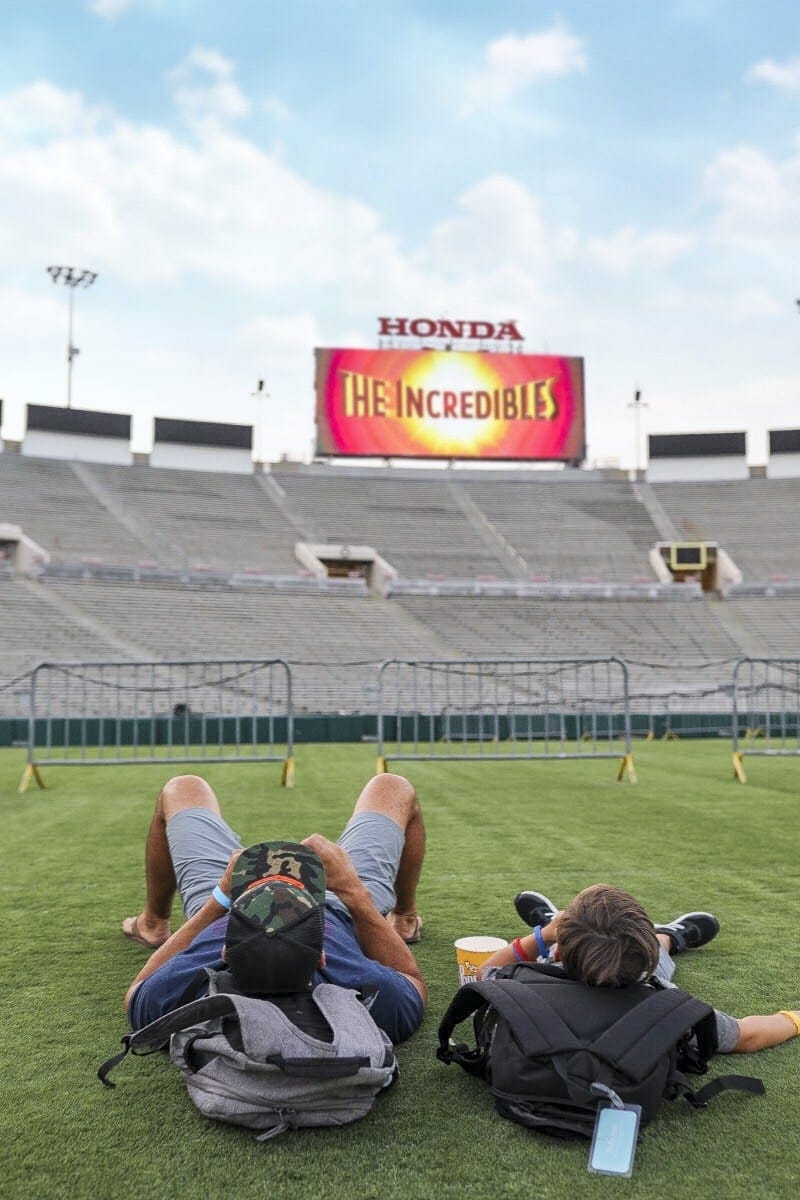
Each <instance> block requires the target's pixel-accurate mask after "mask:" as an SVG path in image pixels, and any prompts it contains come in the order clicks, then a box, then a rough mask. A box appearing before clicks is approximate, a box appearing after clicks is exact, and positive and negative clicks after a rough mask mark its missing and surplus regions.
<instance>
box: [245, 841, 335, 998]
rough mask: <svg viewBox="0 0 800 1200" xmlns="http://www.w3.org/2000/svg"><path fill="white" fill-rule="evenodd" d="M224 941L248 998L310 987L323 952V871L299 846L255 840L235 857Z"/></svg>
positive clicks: (314, 856) (302, 847)
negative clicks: (228, 915)
mask: <svg viewBox="0 0 800 1200" xmlns="http://www.w3.org/2000/svg"><path fill="white" fill-rule="evenodd" d="M231 900H232V901H233V903H232V905H231V912H230V917H229V919H228V931H227V935H226V939H225V943H226V950H227V958H228V966H229V968H230V971H231V974H232V975H233V977H234V980H235V982H236V984H237V985H238V986H239V987H240V988H241V989H242V991H244V992H247V993H249V994H252V995H273V994H276V993H285V992H301V991H305V990H307V989H308V988H310V987H311V986H312V981H313V975H314V971H315V970H316V968H317V966H318V965H319V960H320V955H321V953H322V939H323V930H324V904H325V870H324V868H323V865H322V862H321V860H320V858H319V857H318V855H316V854H315V853H314V851H313V850H310V849H309V848H308V847H307V846H303V845H300V844H299V843H297V842H259V843H258V844H257V845H255V846H248V848H247V849H246V850H243V851H242V853H241V854H240V855H239V858H238V859H237V862H236V866H235V868H234V873H233V879H232V882H231Z"/></svg>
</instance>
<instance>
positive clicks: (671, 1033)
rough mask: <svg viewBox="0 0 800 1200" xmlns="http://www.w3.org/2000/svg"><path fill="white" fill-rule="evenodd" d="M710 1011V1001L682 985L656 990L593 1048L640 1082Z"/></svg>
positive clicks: (608, 1031) (623, 1016) (603, 1035)
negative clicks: (704, 999) (693, 993)
mask: <svg viewBox="0 0 800 1200" xmlns="http://www.w3.org/2000/svg"><path fill="white" fill-rule="evenodd" d="M710 1012H711V1009H710V1008H709V1006H708V1005H707V1004H704V1003H703V1002H702V1001H701V1000H696V999H695V998H694V996H690V995H689V994H688V992H682V991H681V990H680V988H664V989H663V991H654V992H652V993H651V994H650V995H649V996H647V997H646V998H645V999H644V1000H643V1001H642V1002H641V1004H637V1005H636V1006H635V1007H634V1008H631V1009H629V1010H628V1011H627V1012H626V1013H623V1015H622V1016H621V1017H619V1018H618V1019H617V1020H616V1021H615V1022H614V1024H613V1025H611V1026H610V1027H609V1028H608V1029H607V1030H605V1032H604V1033H602V1034H601V1035H600V1037H599V1038H597V1039H596V1041H595V1042H594V1043H593V1045H592V1046H591V1050H592V1053H593V1054H596V1055H598V1057H600V1058H602V1059H604V1060H605V1061H606V1062H613V1063H616V1064H617V1065H618V1066H619V1068H620V1069H621V1070H622V1071H624V1072H625V1074H626V1075H629V1076H630V1078H631V1079H634V1080H636V1082H637V1083H640V1082H641V1081H642V1080H643V1079H644V1078H645V1077H646V1076H647V1075H649V1074H650V1072H651V1071H652V1070H653V1068H654V1067H655V1065H656V1063H657V1062H658V1060H659V1059H660V1058H661V1057H662V1056H663V1055H664V1054H666V1053H667V1051H668V1050H669V1049H670V1048H671V1047H672V1046H674V1045H675V1044H676V1042H677V1041H678V1040H679V1038H680V1036H681V1034H683V1033H686V1032H687V1031H689V1030H690V1029H691V1028H692V1026H693V1025H696V1024H697V1023H698V1022H699V1021H702V1020H703V1018H704V1017H707V1016H708V1015H709V1013H710Z"/></svg>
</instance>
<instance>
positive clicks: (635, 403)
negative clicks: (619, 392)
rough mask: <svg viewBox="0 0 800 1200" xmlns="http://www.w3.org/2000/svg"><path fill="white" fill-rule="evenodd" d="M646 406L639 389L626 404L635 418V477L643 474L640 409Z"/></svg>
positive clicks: (640, 476)
mask: <svg viewBox="0 0 800 1200" xmlns="http://www.w3.org/2000/svg"><path fill="white" fill-rule="evenodd" d="M647 407H648V404H647V401H646V400H643V399H642V393H641V392H640V391H636V392H634V394H633V399H632V400H631V402H630V404H629V405H628V408H632V409H633V415H634V418H635V430H636V431H635V435H634V436H635V438H636V451H635V454H634V470H635V472H636V478H637V479H641V478H642V475H643V474H644V468H643V467H642V458H641V454H642V409H643V408H647ZM645 465H646V464H645Z"/></svg>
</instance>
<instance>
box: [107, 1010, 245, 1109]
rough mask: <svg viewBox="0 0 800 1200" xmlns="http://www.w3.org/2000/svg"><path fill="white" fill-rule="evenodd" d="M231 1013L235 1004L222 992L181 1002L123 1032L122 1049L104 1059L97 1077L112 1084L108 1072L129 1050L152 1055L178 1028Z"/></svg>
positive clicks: (108, 1084) (166, 1043)
mask: <svg viewBox="0 0 800 1200" xmlns="http://www.w3.org/2000/svg"><path fill="white" fill-rule="evenodd" d="M232 1013H233V1014H235V1013H236V1005H235V1004H234V1002H233V1000H232V999H231V997H230V996H229V995H227V994H226V993H224V992H222V993H220V994H219V995H216V996H201V997H200V999H199V1000H193V1001H192V1002H191V1004H184V1005H183V1006H182V1007H181V1008H176V1009H173V1011H172V1012H168V1013H165V1014H164V1016H163V1017H157V1018H156V1020H155V1021H151V1022H150V1024H149V1025H144V1026H143V1027H142V1028H141V1029H137V1030H135V1032H133V1033H126V1034H125V1036H124V1037H123V1038H122V1046H123V1047H124V1049H122V1050H121V1051H120V1052H119V1053H118V1054H114V1055H112V1057H111V1058H109V1059H106V1061H105V1062H104V1063H103V1065H102V1066H101V1067H100V1068H99V1070H98V1072H97V1078H98V1079H99V1080H100V1082H101V1083H104V1084H105V1086H106V1087H116V1084H115V1083H112V1082H111V1080H110V1079H109V1078H108V1075H109V1074H110V1073H111V1071H113V1070H114V1068H115V1067H117V1066H119V1064H120V1063H121V1062H122V1060H123V1059H124V1058H125V1056H126V1054H127V1053H128V1051H129V1050H130V1051H133V1053H134V1054H152V1053H153V1051H155V1050H161V1049H162V1048H163V1047H164V1046H166V1045H168V1043H169V1039H170V1038H171V1037H172V1035H173V1033H178V1032H179V1031H180V1030H181V1029H188V1028H189V1027H190V1026H191V1025H196V1024H197V1023H198V1021H208V1020H211V1019H212V1018H214V1017H227V1016H230V1015H231V1014H232Z"/></svg>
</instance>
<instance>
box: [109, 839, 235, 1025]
mask: <svg viewBox="0 0 800 1200" xmlns="http://www.w3.org/2000/svg"><path fill="white" fill-rule="evenodd" d="M240 854H241V850H234V852H233V854H232V855H231V857H230V859H229V861H228V865H227V867H226V868H225V871H224V873H223V876H222V878H221V879H220V881H219V887H220V890H221V891H222V892H224V893H225V895H226V896H230V894H231V878H232V876H233V867H234V863H235V862H236V860H237V858H238V857H239V855H240ZM227 912H228V910H227V908H224V907H223V906H222V905H221V904H219V903H218V902H217V901H216V900H215V899H214V897H213V896H209V898H208V899H207V900H206V902H205V904H204V905H203V907H202V908H200V909H198V910H197V912H196V913H195V914H194V916H193V917H190V918H189V920H188V921H186V922H184V924H183V925H181V927H180V929H176V930H175V932H174V933H173V934H172V936H171V937H169V938H167V940H166V941H165V942H164V945H163V946H159V948H158V949H157V950H155V951H154V952H153V953H152V954H151V955H150V957H149V958H148V960H147V962H146V963H145V964H144V966H143V967H142V969H141V971H140V972H139V974H138V975H137V976H136V978H135V979H134V980H133V983H132V984H131V986H130V987H129V988H128V990H127V992H126V993H125V1010H126V1012H127V1010H128V1008H129V1006H130V1002H131V997H132V996H133V993H134V992H135V991H136V989H137V988H138V986H139V984H140V983H144V981H145V979H148V978H149V977H150V976H151V975H152V974H153V972H154V971H157V970H158V968H159V967H163V965H164V963H165V962H169V960H170V959H171V958H174V957H175V955H176V954H180V952H181V950H185V949H186V947H187V946H190V945H191V944H192V942H193V941H194V939H195V938H196V937H197V935H198V933H202V931H203V930H204V929H207V928H208V926H209V925H211V924H212V922H214V921H218V920H219V918H220V917H224V916H226V915H227Z"/></svg>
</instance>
